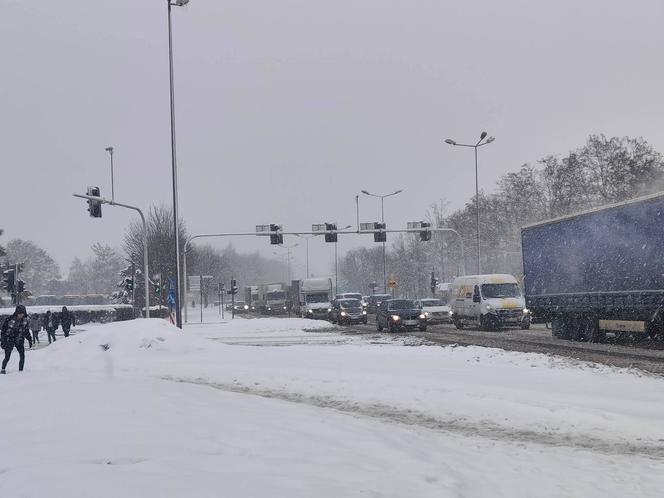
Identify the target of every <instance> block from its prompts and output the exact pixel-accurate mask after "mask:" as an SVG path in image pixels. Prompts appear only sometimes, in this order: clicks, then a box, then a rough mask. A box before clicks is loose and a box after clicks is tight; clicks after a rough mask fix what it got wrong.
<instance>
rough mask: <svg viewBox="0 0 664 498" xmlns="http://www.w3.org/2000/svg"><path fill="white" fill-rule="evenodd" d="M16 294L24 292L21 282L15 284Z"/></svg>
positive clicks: (22, 282)
mask: <svg viewBox="0 0 664 498" xmlns="http://www.w3.org/2000/svg"><path fill="white" fill-rule="evenodd" d="M16 292H17V293H18V294H20V293H22V292H25V282H24V281H23V280H19V281H18V282H16Z"/></svg>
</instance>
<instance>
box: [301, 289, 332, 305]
mask: <svg viewBox="0 0 664 498" xmlns="http://www.w3.org/2000/svg"><path fill="white" fill-rule="evenodd" d="M306 301H307V303H329V302H330V296H329V295H328V293H327V292H320V293H318V294H307V295H306Z"/></svg>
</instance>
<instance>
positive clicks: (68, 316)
mask: <svg viewBox="0 0 664 498" xmlns="http://www.w3.org/2000/svg"><path fill="white" fill-rule="evenodd" d="M60 325H62V331H63V332H64V333H65V337H69V330H70V329H71V328H72V327H74V326H76V317H75V316H74V313H72V312H70V311H69V310H68V309H67V307H66V306H63V307H62V313H60Z"/></svg>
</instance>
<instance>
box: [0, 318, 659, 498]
mask: <svg viewBox="0 0 664 498" xmlns="http://www.w3.org/2000/svg"><path fill="white" fill-rule="evenodd" d="M190 318H191V317H190ZM384 337H385V336H380V337H378V336H376V337H371V336H370V337H355V336H348V335H342V334H340V333H339V332H338V329H335V328H332V327H330V325H329V324H327V323H325V322H317V321H310V320H300V319H285V318H269V319H260V320H245V319H237V320H234V321H233V322H230V321H226V322H223V323H214V324H209V323H208V324H193V323H190V324H189V325H188V326H187V327H186V328H185V330H184V332H180V331H178V330H177V329H175V328H174V327H172V326H170V325H169V324H168V323H166V322H165V321H163V320H158V319H153V320H136V321H132V322H120V323H114V324H109V325H99V326H94V327H88V328H87V329H86V330H85V331H79V333H78V334H77V335H76V336H72V337H70V338H69V339H67V340H58V341H57V342H56V343H54V344H53V345H51V346H48V347H45V348H42V349H39V350H37V351H31V352H29V354H28V358H27V365H26V371H25V372H23V373H21V374H19V373H18V372H16V362H17V359H16V358H12V362H11V364H10V366H9V368H8V371H9V375H7V376H3V377H2V378H0V399H1V400H2V410H0V427H3V428H4V431H3V438H2V444H1V445H0V494H1V495H2V496H26V497H68V498H72V497H134V496H135V497H139V496H140V497H171V496H172V497H181V496H195V497H196V498H199V497H219V496H228V497H255V496H270V497H317V496H326V497H327V496H329V497H341V496H344V497H345V496H389V497H416V496H432V497H434V496H435V497H447V496H450V497H475V496H487V497H496V496H505V497H518V496H524V497H526V496H528V497H530V496H551V497H557V496H583V497H595V496H597V497H599V496H601V497H606V496H621V497H624V496H640V497H641V496H653V497H654V496H660V495H661V494H662V491H661V490H662V489H663V488H664V472H663V471H664V442H663V441H664V420H663V418H662V416H661V414H662V413H664V395H662V393H663V392H664V379H661V378H656V377H651V376H646V375H642V374H639V373H638V372H631V371H626V370H620V369H614V368H609V367H603V366H595V365H591V364H587V363H580V362H576V363H575V362H571V361H568V360H562V359H556V358H552V357H548V356H545V355H538V354H522V353H510V352H504V351H501V350H495V349H484V348H477V347H447V348H442V347H438V346H426V345H420V346H412V347H404V345H403V344H402V343H400V342H399V341H394V342H393V343H390V342H391V341H389V340H387V341H386V340H385V339H384Z"/></svg>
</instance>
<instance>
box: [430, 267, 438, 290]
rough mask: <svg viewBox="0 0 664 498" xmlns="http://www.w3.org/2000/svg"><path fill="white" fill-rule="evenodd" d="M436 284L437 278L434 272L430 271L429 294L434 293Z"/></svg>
mask: <svg viewBox="0 0 664 498" xmlns="http://www.w3.org/2000/svg"><path fill="white" fill-rule="evenodd" d="M437 286H438V279H437V278H436V277H435V275H434V272H431V294H435V293H436V287H437Z"/></svg>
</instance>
